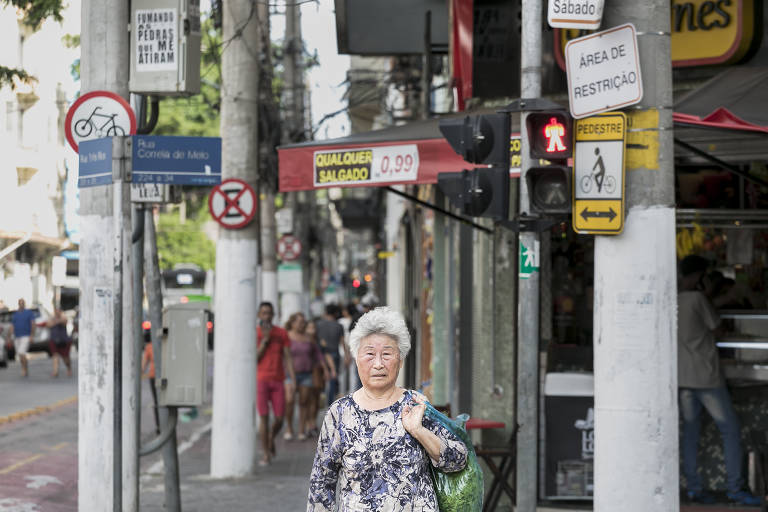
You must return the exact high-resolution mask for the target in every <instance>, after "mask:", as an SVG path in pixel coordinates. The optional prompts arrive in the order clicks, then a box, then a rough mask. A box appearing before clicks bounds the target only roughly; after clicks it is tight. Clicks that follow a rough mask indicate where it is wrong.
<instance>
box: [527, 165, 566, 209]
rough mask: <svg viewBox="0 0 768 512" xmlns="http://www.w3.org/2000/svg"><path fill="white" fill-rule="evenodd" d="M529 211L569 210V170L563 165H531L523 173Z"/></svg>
mask: <svg viewBox="0 0 768 512" xmlns="http://www.w3.org/2000/svg"><path fill="white" fill-rule="evenodd" d="M525 181H526V184H527V185H528V197H529V200H530V206H531V211H532V212H534V213H545V214H558V213H570V212H571V170H570V168H568V167H566V166H564V165H545V166H540V167H531V168H530V169H528V172H527V173H526V174H525Z"/></svg>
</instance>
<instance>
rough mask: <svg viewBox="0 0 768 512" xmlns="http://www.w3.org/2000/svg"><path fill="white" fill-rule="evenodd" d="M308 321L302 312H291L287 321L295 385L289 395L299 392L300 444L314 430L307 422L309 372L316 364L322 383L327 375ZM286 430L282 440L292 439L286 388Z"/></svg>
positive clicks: (289, 403) (290, 414)
mask: <svg viewBox="0 0 768 512" xmlns="http://www.w3.org/2000/svg"><path fill="white" fill-rule="evenodd" d="M306 327H307V321H306V319H305V318H304V315H303V314H302V313H294V314H293V315H291V317H290V318H289V319H288V337H289V338H290V340H291V359H292V360H293V369H294V373H295V374H296V381H295V386H291V388H292V389H291V393H292V394H293V395H295V391H296V390H298V393H299V422H298V429H297V430H298V436H297V439H298V440H299V441H304V440H306V439H307V434H306V431H308V430H311V429H312V428H313V427H314V421H312V422H311V423H310V421H309V420H310V412H311V411H310V401H311V399H312V398H313V393H312V369H313V368H314V367H315V365H320V366H321V368H322V372H323V377H324V380H326V379H327V376H329V375H330V374H329V371H328V369H327V368H326V367H325V361H324V357H323V354H322V353H321V352H320V347H319V346H318V344H317V343H315V341H314V340H313V339H312V338H310V337H309V336H308V335H307V334H306V332H305V331H306ZM285 397H286V411H285V418H286V427H287V429H289V430H288V431H287V432H286V433H285V434H284V435H283V438H284V439H286V440H291V439H293V429H292V422H293V410H292V409H293V396H291V395H289V391H288V387H287V386H286V396H285Z"/></svg>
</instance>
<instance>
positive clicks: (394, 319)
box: [349, 306, 411, 360]
mask: <svg viewBox="0 0 768 512" xmlns="http://www.w3.org/2000/svg"><path fill="white" fill-rule="evenodd" d="M372 334H381V335H384V336H387V337H389V338H392V339H393V340H394V341H395V342H396V343H397V348H398V350H399V351H400V360H403V359H405V356H407V355H408V352H409V351H410V350H411V333H410V332H409V331H408V326H407V325H405V319H404V318H403V315H401V314H400V313H399V312H397V311H395V310H394V309H391V308H389V307H387V306H382V307H378V308H374V309H372V310H370V311H369V312H367V313H365V314H364V315H363V316H361V317H360V319H359V320H358V321H357V323H356V324H355V328H354V329H352V332H351V333H349V349H350V351H351V352H352V356H353V357H354V358H355V360H357V351H358V350H359V349H360V342H361V341H363V339H365V338H367V337H368V336H371V335H372Z"/></svg>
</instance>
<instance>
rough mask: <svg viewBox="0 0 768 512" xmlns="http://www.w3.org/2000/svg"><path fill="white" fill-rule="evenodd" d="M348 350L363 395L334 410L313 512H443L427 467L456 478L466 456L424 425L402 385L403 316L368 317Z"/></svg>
mask: <svg viewBox="0 0 768 512" xmlns="http://www.w3.org/2000/svg"><path fill="white" fill-rule="evenodd" d="M349 345H350V349H351V352H352V355H353V356H354V358H355V362H356V364H357V371H358V374H359V375H360V380H361V382H362V387H361V388H360V389H358V390H357V391H355V392H354V393H352V394H351V395H347V396H345V397H343V398H340V399H338V400H336V402H334V403H333V404H331V406H330V407H329V408H328V412H327V413H326V415H325V419H324V421H323V427H322V430H321V432H320V438H319V439H318V442H317V454H316V455H315V462H314V465H313V466H312V475H311V477H310V485H309V502H308V504H307V511H308V512H313V511H330V510H339V511H360V510H371V511H373V510H387V511H406V510H407V511H411V512H437V510H438V506H437V499H436V497H435V491H434V488H433V486H432V480H431V478H430V476H429V472H430V469H429V467H428V466H427V464H430V463H431V464H432V465H433V466H435V467H437V468H439V469H440V470H442V471H448V472H451V471H458V470H460V469H462V468H463V467H464V465H465V464H466V461H467V448H466V446H465V445H464V443H463V442H462V441H461V440H459V439H458V438H457V437H455V436H454V435H453V434H451V433H450V432H448V430H446V429H445V428H444V427H442V426H441V425H439V424H437V423H435V422H433V421H431V420H429V419H428V418H425V417H424V410H425V408H426V406H425V398H424V396H423V395H421V394H419V393H416V392H414V391H410V390H406V389H403V388H401V387H399V386H397V384H396V380H397V375H398V373H399V372H400V368H402V366H403V361H404V359H405V356H406V355H407V354H408V351H409V350H410V348H411V341H410V334H409V333H408V328H407V327H406V325H405V321H404V320H403V317H402V315H400V314H399V313H397V312H395V311H393V310H391V309H389V308H387V307H380V308H376V309H374V310H372V311H370V312H368V313H366V314H365V315H363V316H362V317H360V320H359V321H358V322H357V325H356V326H355V328H354V329H353V330H352V332H351V334H350V340H349ZM337 484H338V492H337Z"/></svg>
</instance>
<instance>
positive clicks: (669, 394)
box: [594, 0, 680, 512]
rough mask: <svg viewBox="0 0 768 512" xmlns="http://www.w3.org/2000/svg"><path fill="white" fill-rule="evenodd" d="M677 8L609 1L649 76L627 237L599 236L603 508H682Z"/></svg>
mask: <svg viewBox="0 0 768 512" xmlns="http://www.w3.org/2000/svg"><path fill="white" fill-rule="evenodd" d="M669 13H670V2H669V1H668V0H653V1H648V2H637V1H636V0H614V1H611V2H605V11H604V15H603V25H602V26H603V27H613V26H617V25H621V24H624V23H627V22H632V23H633V24H634V25H635V28H636V30H637V41H638V51H639V56H640V68H641V70H642V79H643V99H642V101H641V103H639V104H637V105H634V106H633V107H631V108H629V109H627V110H626V114H627V117H628V122H627V125H628V126H627V128H628V130H627V156H626V178H627V185H626V208H627V211H628V214H627V217H626V220H625V224H624V231H623V233H622V234H621V235H618V236H596V237H595V238H596V239H595V284H594V288H595V291H594V293H595V295H594V308H595V313H594V314H595V316H594V320H595V321H594V367H595V464H594V471H595V473H594V483H595V493H594V499H595V507H594V509H595V510H596V511H600V512H602V511H606V512H607V511H611V512H613V511H615V510H624V511H628V512H635V511H637V512H640V511H643V512H645V511H649V510H653V511H658V512H667V511H677V510H679V507H680V504H679V496H678V494H679V484H678V480H679V466H678V464H679V458H678V417H677V319H676V311H677V295H676V291H675V289H676V275H675V268H676V259H675V210H674V205H675V199H674V190H675V187H674V164H673V138H672V69H671V58H670V17H669Z"/></svg>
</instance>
